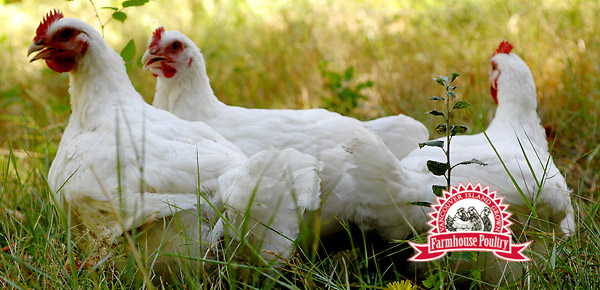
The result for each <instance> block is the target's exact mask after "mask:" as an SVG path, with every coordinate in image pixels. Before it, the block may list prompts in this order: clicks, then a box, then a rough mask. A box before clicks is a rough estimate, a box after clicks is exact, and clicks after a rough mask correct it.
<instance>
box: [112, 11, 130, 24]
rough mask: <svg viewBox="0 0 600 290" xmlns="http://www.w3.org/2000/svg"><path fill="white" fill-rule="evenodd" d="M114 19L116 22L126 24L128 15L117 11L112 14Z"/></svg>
mask: <svg viewBox="0 0 600 290" xmlns="http://www.w3.org/2000/svg"><path fill="white" fill-rule="evenodd" d="M112 18H114V19H115V20H118V21H121V22H125V19H127V14H125V13H123V12H121V11H117V12H115V13H113V14H112Z"/></svg>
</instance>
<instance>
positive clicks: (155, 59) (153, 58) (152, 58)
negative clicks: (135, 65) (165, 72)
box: [142, 49, 169, 69]
mask: <svg viewBox="0 0 600 290" xmlns="http://www.w3.org/2000/svg"><path fill="white" fill-rule="evenodd" d="M163 60H169V59H168V58H166V57H164V56H161V55H159V54H156V52H152V51H150V49H148V50H146V52H145V53H144V56H143V57H142V63H143V64H144V69H150V68H152V67H153V64H158V65H160V62H161V61H163Z"/></svg>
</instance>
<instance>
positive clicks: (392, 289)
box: [386, 280, 414, 290]
mask: <svg viewBox="0 0 600 290" xmlns="http://www.w3.org/2000/svg"><path fill="white" fill-rule="evenodd" d="M412 289H414V287H413V285H412V283H410V281H408V280H404V281H402V282H398V281H394V282H392V283H389V284H387V288H386V290H412Z"/></svg>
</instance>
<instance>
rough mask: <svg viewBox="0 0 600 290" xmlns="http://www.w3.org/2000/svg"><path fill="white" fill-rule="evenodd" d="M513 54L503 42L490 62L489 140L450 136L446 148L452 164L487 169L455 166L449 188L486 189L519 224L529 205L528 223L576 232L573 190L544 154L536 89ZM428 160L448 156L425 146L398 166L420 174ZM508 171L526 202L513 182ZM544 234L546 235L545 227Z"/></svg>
mask: <svg viewBox="0 0 600 290" xmlns="http://www.w3.org/2000/svg"><path fill="white" fill-rule="evenodd" d="M511 50H512V45H511V44H510V43H508V42H502V43H501V44H500V46H499V48H498V49H497V51H496V53H495V54H494V56H493V57H492V60H491V64H492V69H491V74H490V82H491V95H492V97H493V98H494V100H495V101H496V103H497V104H498V108H497V109H496V116H495V117H494V119H493V120H492V122H491V123H490V125H489V126H488V128H487V129H486V130H485V134H486V135H487V137H488V138H489V141H488V139H487V138H486V136H485V135H484V134H483V133H480V134H476V135H470V136H467V135H462V136H454V138H453V139H452V141H451V143H450V144H451V145H450V147H451V148H450V152H451V156H450V158H451V160H452V161H453V163H457V162H461V161H466V160H471V159H472V158H475V159H478V160H480V161H482V162H483V163H486V164H487V166H485V167H483V168H482V167H480V166H477V165H467V166H457V167H455V168H454V169H452V183H453V184H458V183H459V182H462V183H463V184H466V183H467V182H469V181H472V182H475V183H476V182H481V184H482V185H488V184H489V185H490V187H491V188H492V189H493V190H498V193H499V194H501V195H502V196H504V202H505V203H508V204H510V209H509V211H510V212H512V213H513V218H515V217H516V218H518V220H520V221H521V223H524V222H525V221H526V220H527V219H528V217H529V214H530V213H531V211H530V209H529V206H527V203H529V204H530V205H531V206H532V207H533V208H535V211H536V213H537V214H538V216H539V219H534V220H532V221H530V224H531V225H533V226H541V225H540V224H539V223H544V222H545V221H549V222H550V223H551V224H552V225H556V226H557V227H556V228H557V229H559V231H562V232H565V233H570V232H571V231H573V230H574V227H575V225H574V216H573V208H572V206H571V198H570V192H571V191H570V190H569V188H568V187H567V183H566V182H565V179H564V177H563V176H562V175H561V174H560V172H559V170H558V168H556V166H555V165H554V162H553V161H552V156H551V155H550V153H549V152H548V142H547V140H546V134H545V131H544V128H543V127H542V126H541V124H540V117H539V116H538V114H537V112H536V107H537V100H536V89H535V83H534V81H533V76H532V75H531V71H530V70H529V68H528V67H527V64H525V62H524V61H523V60H522V59H521V58H520V57H519V56H517V55H516V54H514V53H511ZM438 140H445V138H441V139H438ZM490 143H491V144H490ZM492 146H493V147H492ZM495 151H497V154H498V155H499V156H498V155H497V154H496V152H495ZM427 160H435V161H440V162H445V160H446V156H445V155H444V153H443V152H442V151H441V150H439V148H434V147H424V148H422V149H417V150H414V151H413V152H411V153H410V154H409V155H408V156H407V157H405V158H404V159H403V160H402V161H401V164H402V166H403V167H404V168H406V169H409V170H411V171H413V172H414V173H416V174H420V175H421V174H423V173H426V172H428V170H427V167H426V162H427ZM503 164H504V165H505V166H506V169H505V168H504V165H503ZM507 170H508V172H510V174H511V175H512V177H513V178H514V180H515V182H516V183H517V185H518V187H519V188H520V190H521V191H522V192H523V194H524V196H525V197H526V199H527V201H525V200H524V199H523V197H522V196H521V194H520V193H519V190H518V189H517V188H516V187H515V185H514V184H513V181H511V177H510V176H509V174H508V173H507ZM433 184H439V185H444V184H445V180H444V179H443V178H442V177H435V176H433V175H431V180H430V181H429V182H428V183H427V185H428V187H429V188H430V187H431V185H433ZM515 226H517V225H515ZM543 229H547V230H549V229H548V228H547V227H544V228H543Z"/></svg>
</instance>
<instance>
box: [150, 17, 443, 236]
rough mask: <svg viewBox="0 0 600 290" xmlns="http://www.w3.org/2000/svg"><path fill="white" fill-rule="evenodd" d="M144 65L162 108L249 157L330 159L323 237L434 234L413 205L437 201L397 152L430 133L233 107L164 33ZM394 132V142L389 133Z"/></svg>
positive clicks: (178, 37) (385, 122) (189, 50)
mask: <svg viewBox="0 0 600 290" xmlns="http://www.w3.org/2000/svg"><path fill="white" fill-rule="evenodd" d="M142 61H143V63H144V66H145V67H146V68H149V69H150V70H151V71H152V73H153V74H154V75H155V76H157V77H158V80H157V84H156V94H155V98H154V103H153V105H154V106H155V107H157V108H161V109H165V110H168V111H170V112H172V113H174V114H175V115H177V116H179V117H181V118H183V119H187V120H201V121H203V122H206V123H207V124H208V125H210V126H211V127H213V128H215V130H217V131H218V132H219V133H221V134H222V135H223V136H224V137H225V138H227V139H228V140H230V141H231V142H233V143H234V144H236V145H237V146H238V147H239V148H240V149H241V150H243V151H244V152H245V153H246V154H253V153H255V152H258V151H259V150H264V149H265V148H268V147H270V146H274V147H275V148H295V149H297V150H300V151H301V152H303V153H307V154H311V155H313V156H315V157H317V158H318V159H320V160H322V161H323V162H324V163H325V167H324V169H323V172H322V173H321V180H322V183H321V191H322V192H323V195H324V197H323V200H324V203H323V205H322V208H321V210H322V217H323V218H324V220H325V221H324V224H325V225H324V226H323V228H322V231H321V233H322V235H327V234H331V233H334V232H336V225H339V224H338V223H337V220H336V218H339V219H344V220H349V221H351V222H353V223H355V224H357V225H358V226H359V227H361V228H362V229H363V230H370V229H376V230H377V231H378V232H379V233H380V234H381V235H382V236H383V237H385V238H388V239H403V238H406V237H407V236H408V235H410V234H411V233H412V230H413V229H412V227H414V228H415V229H417V231H419V230H423V229H425V228H426V225H425V222H426V220H427V217H426V215H425V214H424V209H423V208H420V207H417V206H407V205H406V203H407V202H410V201H422V200H430V201H433V199H434V196H433V194H431V193H420V192H416V191H413V190H411V189H412V188H413V187H414V185H411V183H412V181H411V180H409V179H408V178H407V177H406V176H405V174H404V172H403V171H402V169H401V168H400V166H399V162H398V159H397V158H395V155H394V154H393V153H392V152H391V151H393V152H394V153H396V156H400V157H401V156H403V155H405V154H406V152H408V150H410V149H411V148H417V143H418V142H422V141H425V140H426V139H427V138H428V132H427V129H426V128H425V127H424V126H423V125H422V124H421V123H419V122H417V121H415V120H413V119H411V118H409V117H406V116H394V117H388V118H385V119H378V120H374V121H371V122H368V123H366V124H365V123H362V122H360V121H358V120H356V119H353V118H349V117H344V116H341V115H340V114H337V113H333V112H329V111H327V110H323V109H312V110H267V109H247V108H242V107H236V106H228V105H226V104H224V103H222V102H220V101H219V100H218V99H217V97H216V96H215V95H214V93H213V90H212V88H211V86H210V81H209V78H208V76H207V73H206V65H205V62H204V58H203V56H202V54H201V52H200V50H199V49H198V47H197V46H196V45H195V44H194V43H193V42H192V41H191V40H190V39H189V38H187V37H186V36H185V35H183V34H182V33H180V32H178V31H165V29H164V28H162V27H161V28H158V29H156V30H155V31H154V33H153V36H152V38H151V40H150V41H149V46H148V50H147V51H146V53H145V54H144V57H143V60H142ZM367 127H369V128H370V129H372V130H373V131H375V132H378V133H379V134H381V136H382V137H383V139H384V140H385V141H387V144H388V146H387V147H386V143H384V142H383V141H382V140H381V139H380V138H379V137H378V136H377V135H376V134H374V133H373V131H370V130H369V129H367ZM387 130H389V131H390V134H389V135H385V134H384V133H385V131H387ZM386 136H387V138H386ZM388 148H391V149H392V150H390V149H388ZM423 195H425V196H423ZM337 229H338V230H339V229H340V228H337Z"/></svg>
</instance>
